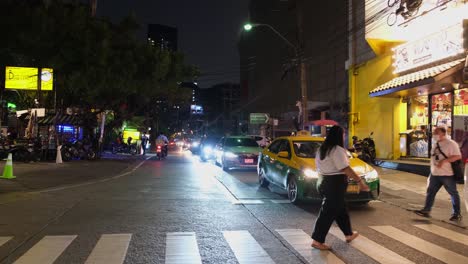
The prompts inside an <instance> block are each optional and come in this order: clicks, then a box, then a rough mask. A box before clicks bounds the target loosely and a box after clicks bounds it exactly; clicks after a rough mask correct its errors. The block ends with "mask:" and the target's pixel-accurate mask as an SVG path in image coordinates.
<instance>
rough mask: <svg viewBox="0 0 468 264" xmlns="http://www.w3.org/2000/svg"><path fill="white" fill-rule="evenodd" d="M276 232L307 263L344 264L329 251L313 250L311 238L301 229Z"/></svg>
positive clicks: (278, 230)
mask: <svg viewBox="0 0 468 264" xmlns="http://www.w3.org/2000/svg"><path fill="white" fill-rule="evenodd" d="M276 232H278V234H279V235H280V236H281V237H283V238H284V240H286V241H287V242H288V243H289V244H290V245H291V246H292V247H293V248H294V249H295V250H296V251H297V252H298V253H299V254H301V256H302V257H304V258H305V259H306V260H307V262H309V263H313V264H322V263H323V264H325V263H327V264H342V263H344V262H343V261H342V260H341V259H339V258H338V257H337V256H335V254H333V253H332V252H330V251H321V250H316V249H313V248H312V247H311V246H310V245H311V244H312V238H310V236H309V235H308V234H307V233H305V232H304V231H303V230H301V229H277V230H276Z"/></svg>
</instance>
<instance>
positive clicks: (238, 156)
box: [215, 136, 262, 171]
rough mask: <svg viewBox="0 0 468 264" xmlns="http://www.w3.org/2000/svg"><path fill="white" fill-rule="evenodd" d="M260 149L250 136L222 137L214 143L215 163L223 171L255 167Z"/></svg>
mask: <svg viewBox="0 0 468 264" xmlns="http://www.w3.org/2000/svg"><path fill="white" fill-rule="evenodd" d="M261 150H262V149H261V148H260V146H259V145H258V144H257V142H256V141H255V139H253V138H252V137H249V136H247V137H245V136H232V137H223V138H222V139H221V140H220V141H219V143H218V144H217V145H216V150H215V151H216V163H217V164H219V165H220V166H221V167H222V168H223V170H224V171H228V170H229V169H240V168H252V169H255V168H256V167H257V163H258V154H259V153H260V151H261Z"/></svg>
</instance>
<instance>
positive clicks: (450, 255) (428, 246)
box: [371, 226, 468, 264]
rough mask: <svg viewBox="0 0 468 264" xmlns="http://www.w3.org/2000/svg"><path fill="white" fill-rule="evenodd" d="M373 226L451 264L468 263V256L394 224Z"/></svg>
mask: <svg viewBox="0 0 468 264" xmlns="http://www.w3.org/2000/svg"><path fill="white" fill-rule="evenodd" d="M371 228H372V229H374V230H376V231H378V232H380V233H382V234H384V235H386V236H388V237H391V238H393V239H395V240H397V241H399V242H401V243H403V244H405V245H407V246H409V247H412V248H414V249H416V250H418V251H421V252H423V253H425V254H427V255H429V256H431V257H433V258H436V259H438V260H440V261H442V262H445V263H451V264H466V263H468V257H465V256H462V255H460V254H458V253H455V252H453V251H450V250H448V249H445V248H442V247H440V246H438V245H435V244H433V243H430V242H427V241H425V240H423V239H420V238H418V237H416V236H413V235H411V234H408V233H406V232H403V231H401V230H399V229H397V228H395V227H393V226H371Z"/></svg>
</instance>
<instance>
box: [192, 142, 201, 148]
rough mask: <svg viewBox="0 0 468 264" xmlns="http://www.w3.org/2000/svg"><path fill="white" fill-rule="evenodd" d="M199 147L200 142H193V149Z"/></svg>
mask: <svg viewBox="0 0 468 264" xmlns="http://www.w3.org/2000/svg"><path fill="white" fill-rule="evenodd" d="M199 145H200V143H199V142H193V143H192V147H195V148H196V147H198V146H199Z"/></svg>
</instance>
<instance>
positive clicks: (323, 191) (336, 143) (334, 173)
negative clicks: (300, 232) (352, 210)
mask: <svg viewBox="0 0 468 264" xmlns="http://www.w3.org/2000/svg"><path fill="white" fill-rule="evenodd" d="M315 164H316V166H317V170H318V172H319V174H320V178H319V180H318V191H319V193H320V195H321V196H322V207H321V208H320V212H319V215H318V218H317V221H316V222H315V227H314V231H313V233H312V239H313V241H312V245H311V246H312V247H313V248H316V249H320V250H330V249H331V248H330V246H329V245H327V244H325V237H326V236H327V234H328V231H329V230H330V227H331V225H332V223H333V221H336V223H337V224H338V227H339V228H340V229H341V231H342V232H343V233H344V235H345V237H346V242H348V243H349V242H351V241H353V240H354V239H355V238H356V237H357V236H358V235H359V234H358V233H357V232H353V230H352V228H351V221H350V219H349V214H348V210H347V208H346V204H345V194H346V188H347V186H348V179H349V178H351V179H353V180H354V181H356V182H357V183H358V184H359V188H360V190H361V191H364V192H368V191H369V187H368V186H367V185H366V184H365V183H364V182H363V181H362V179H361V178H360V177H359V176H358V175H357V174H356V173H355V172H354V171H353V169H351V167H350V166H349V157H348V153H347V151H346V149H344V131H343V128H341V127H339V126H333V127H332V128H331V129H330V131H329V133H328V136H327V138H326V139H325V141H324V142H323V144H322V146H321V147H320V149H319V150H318V151H317V154H316V157H315Z"/></svg>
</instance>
